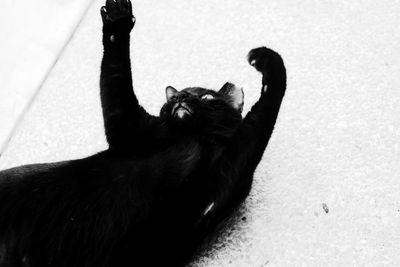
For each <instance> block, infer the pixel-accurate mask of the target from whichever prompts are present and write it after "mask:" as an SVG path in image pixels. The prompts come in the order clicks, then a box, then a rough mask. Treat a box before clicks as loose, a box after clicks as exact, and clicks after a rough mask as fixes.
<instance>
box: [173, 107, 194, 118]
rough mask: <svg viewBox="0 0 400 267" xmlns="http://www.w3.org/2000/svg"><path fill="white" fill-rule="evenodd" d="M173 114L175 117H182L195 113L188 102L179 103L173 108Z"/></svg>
mask: <svg viewBox="0 0 400 267" xmlns="http://www.w3.org/2000/svg"><path fill="white" fill-rule="evenodd" d="M171 114H172V116H174V117H175V118H179V119H182V118H184V117H185V116H190V115H192V114H193V111H192V109H191V108H190V107H189V106H188V105H187V104H186V103H177V104H175V105H174V107H173V108H172V112H171Z"/></svg>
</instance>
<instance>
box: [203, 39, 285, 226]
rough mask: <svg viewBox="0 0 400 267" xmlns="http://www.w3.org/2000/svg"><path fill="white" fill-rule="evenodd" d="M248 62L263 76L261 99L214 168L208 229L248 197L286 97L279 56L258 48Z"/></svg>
mask: <svg viewBox="0 0 400 267" xmlns="http://www.w3.org/2000/svg"><path fill="white" fill-rule="evenodd" d="M248 61H249V63H250V64H251V65H252V66H254V67H255V68H256V69H257V70H258V71H259V72H261V73H262V75H263V76H262V88H261V95H260V98H259V100H258V101H257V103H255V104H254V106H253V107H252V109H251V111H250V112H249V113H248V114H247V115H246V117H245V118H244V120H243V122H242V123H241V125H240V126H239V128H238V129H237V131H236V132H235V134H234V135H233V137H232V140H231V142H230V145H229V146H228V147H227V148H226V150H225V151H224V154H223V156H222V157H221V162H220V163H219V164H220V166H219V167H218V168H215V169H216V170H218V172H216V173H214V174H213V176H214V177H213V178H212V179H215V181H217V185H216V186H215V189H216V190H215V191H216V192H215V199H214V200H213V201H212V202H211V205H210V206H207V207H205V208H206V214H205V216H204V217H205V218H204V224H203V227H205V228H207V225H210V226H211V225H215V224H217V223H219V222H220V221H221V220H222V219H223V218H225V217H226V216H227V215H228V214H229V213H230V212H232V210H233V209H234V208H235V207H237V205H238V204H239V203H241V202H242V201H243V200H244V198H245V197H246V196H247V195H248V193H249V191H250V188H251V184H252V181H253V173H254V171H255V169H256V167H257V165H258V163H259V162H260V160H261V157H262V156H263V153H264V150H265V148H266V146H267V144H268V141H269V139H270V137H271V134H272V131H273V129H274V126H275V122H276V119H277V117H278V112H279V108H280V106H281V102H282V99H283V96H284V94H285V90H286V69H285V66H284V64H283V60H282V58H281V56H280V55H279V54H278V53H276V52H274V51H273V50H271V49H269V48H266V47H260V48H256V49H253V50H251V51H250V52H249V54H248ZM209 207H211V208H209Z"/></svg>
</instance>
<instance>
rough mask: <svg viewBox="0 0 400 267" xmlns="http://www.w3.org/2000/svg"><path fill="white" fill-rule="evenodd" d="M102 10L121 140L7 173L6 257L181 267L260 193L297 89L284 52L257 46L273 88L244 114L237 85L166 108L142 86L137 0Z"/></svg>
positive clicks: (183, 94)
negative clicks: (155, 105)
mask: <svg viewBox="0 0 400 267" xmlns="http://www.w3.org/2000/svg"><path fill="white" fill-rule="evenodd" d="M101 13H102V18H103V23H104V26H103V44H104V55H103V61H102V65H101V78H100V89H101V100H102V107H103V115H104V123H105V131H106V136H107V140H108V143H109V149H108V150H106V151H104V152H101V153H98V154H96V155H94V156H91V157H88V158H84V159H79V160H72V161H65V162H59V163H50V164H36V165H27V166H21V167H17V168H12V169H8V170H4V171H2V172H0V255H1V256H0V266H13V267H14V266H15V267H17V266H31V267H43V266H57V267H63V266H93V267H94V266H95V267H101V266H110V267H114V266H181V265H183V264H184V263H185V262H187V260H188V259H190V256H191V255H192V254H193V252H194V251H195V249H196V247H197V246H198V245H199V244H200V243H201V241H202V240H203V239H204V237H205V236H206V235H207V234H208V233H209V232H210V231H212V230H213V229H214V228H215V227H216V225H217V224H218V223H220V222H221V221H222V220H223V219H224V218H226V217H227V216H229V214H230V213H231V212H232V211H233V210H234V209H235V208H236V207H237V206H238V204H240V203H241V202H242V201H243V200H244V198H245V197H246V196H247V195H248V193H249V191H250V188H251V184H252V177H253V172H254V170H255V168H256V167H257V164H258V163H259V161H260V159H261V157H262V155H263V152H264V149H265V147H266V146H267V143H268V140H269V139H270V136H271V134H272V131H273V128H274V125H275V121H276V118H277V115H278V111H279V107H280V104H281V101H282V98H283V96H284V93H285V88H286V72H285V67H284V65H283V61H282V59H281V57H280V56H279V55H278V54H277V53H276V52H274V51H272V50H270V49H268V48H265V47H261V48H257V49H253V50H252V51H250V53H249V55H248V60H249V62H250V63H251V64H252V65H254V66H255V68H256V69H257V70H258V71H260V72H261V73H262V74H263V79H262V90H261V95H260V98H259V100H258V101H257V103H256V104H255V105H254V106H253V107H252V109H251V111H250V112H249V113H248V114H247V116H246V117H245V118H244V119H243V120H242V117H241V114H240V111H241V106H240V105H239V106H236V107H235V106H233V105H232V103H233V102H234V101H235V100H234V99H233V98H231V95H230V92H231V90H234V87H233V85H232V84H229V83H227V84H226V85H225V86H223V88H222V89H221V90H220V91H219V92H215V91H211V90H208V89H204V88H197V87H195V88H187V89H185V90H182V91H180V92H175V95H173V96H172V97H171V98H169V100H168V102H167V103H166V104H165V105H164V107H163V108H162V110H161V112H160V116H157V117H156V116H152V115H149V114H148V113H147V112H146V111H145V110H144V109H143V108H142V107H141V106H140V105H139V104H138V100H137V98H136V96H135V94H134V92H133V88H132V78H131V70H130V58H129V34H130V31H131V29H132V28H133V26H134V18H133V16H132V13H131V4H130V2H129V1H127V0H117V1H116V2H114V1H112V0H107V2H106V6H105V7H103V8H102V10H101ZM266 87H268V88H267V89H266ZM265 89H266V90H265ZM236 90H237V89H236ZM172 92H174V91H173V90H172ZM206 93H207V94H210V95H211V96H209V98H212V97H213V99H202V95H203V94H206ZM178 103H181V105H184V107H182V108H181V110H179V108H178V105H179V104H178ZM239 104H240V103H239ZM177 110H178V111H179V112H178V111H177ZM178 113H179V114H181V115H182V114H183V115H182V116H178V115H177V114H178Z"/></svg>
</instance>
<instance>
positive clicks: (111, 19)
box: [100, 0, 136, 33]
mask: <svg viewBox="0 0 400 267" xmlns="http://www.w3.org/2000/svg"><path fill="white" fill-rule="evenodd" d="M100 12H101V17H102V19H103V24H104V27H105V28H106V29H108V30H111V31H117V32H128V33H129V32H130V31H131V30H132V28H133V26H134V24H135V21H136V19H135V17H134V16H133V15H132V4H131V1H130V0H107V1H106V5H105V6H103V7H101V9H100Z"/></svg>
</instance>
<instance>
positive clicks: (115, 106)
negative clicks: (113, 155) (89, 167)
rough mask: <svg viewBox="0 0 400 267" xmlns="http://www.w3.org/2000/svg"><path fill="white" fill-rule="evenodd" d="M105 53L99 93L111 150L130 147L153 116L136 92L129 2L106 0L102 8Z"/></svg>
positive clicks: (132, 22) (126, 0) (131, 19)
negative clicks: (141, 103)
mask: <svg viewBox="0 0 400 267" xmlns="http://www.w3.org/2000/svg"><path fill="white" fill-rule="evenodd" d="M100 11H101V17H102V19H103V46H104V54H103V61H102V63H101V74H100V94H101V102H102V108H103V117H104V125H105V132H106V137H107V141H108V143H109V145H110V148H118V147H121V148H127V147H130V146H131V145H133V143H134V142H135V140H138V138H136V136H135V135H137V134H138V128H139V125H143V121H145V120H148V119H149V117H151V116H150V115H149V114H148V113H147V112H146V111H145V110H144V109H143V108H142V107H141V106H140V105H139V102H138V100H137V98H136V96H135V94H134V92H133V86H132V74H131V62H130V53H129V39H130V32H131V30H132V28H133V26H134V24H135V17H134V16H133V15H132V5H131V2H130V1H129V0H116V1H113V0H107V1H106V5H105V6H103V7H102V8H101V10H100Z"/></svg>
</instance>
